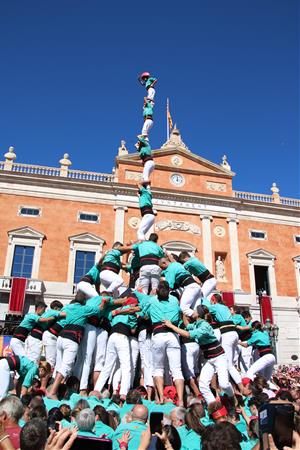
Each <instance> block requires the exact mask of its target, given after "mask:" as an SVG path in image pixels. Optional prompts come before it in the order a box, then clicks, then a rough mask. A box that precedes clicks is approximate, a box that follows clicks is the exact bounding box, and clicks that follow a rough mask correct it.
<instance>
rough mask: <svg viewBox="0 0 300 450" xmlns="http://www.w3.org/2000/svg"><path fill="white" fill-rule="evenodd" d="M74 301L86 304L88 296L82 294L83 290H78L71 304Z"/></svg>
mask: <svg viewBox="0 0 300 450" xmlns="http://www.w3.org/2000/svg"><path fill="white" fill-rule="evenodd" d="M73 303H79V304H80V305H82V306H84V305H85V304H86V298H85V297H84V296H83V295H82V292H81V291H78V292H76V294H75V297H74V298H73V300H71V301H70V305H72V304H73Z"/></svg>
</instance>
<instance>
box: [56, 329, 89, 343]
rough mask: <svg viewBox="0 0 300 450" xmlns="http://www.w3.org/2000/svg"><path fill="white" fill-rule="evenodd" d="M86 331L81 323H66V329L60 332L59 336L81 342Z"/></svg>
mask: <svg viewBox="0 0 300 450" xmlns="http://www.w3.org/2000/svg"><path fill="white" fill-rule="evenodd" d="M83 333H84V328H83V327H81V326H80V325H66V326H65V327H64V329H63V330H62V331H61V332H60V333H59V336H60V337H62V338H65V339H70V341H73V342H76V344H80V342H81V340H82V337H83Z"/></svg>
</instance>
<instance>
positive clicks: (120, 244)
mask: <svg viewBox="0 0 300 450" xmlns="http://www.w3.org/2000/svg"><path fill="white" fill-rule="evenodd" d="M122 246H123V244H122V242H120V241H116V242H114V243H113V246H112V248H115V247H122Z"/></svg>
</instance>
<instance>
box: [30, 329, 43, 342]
mask: <svg viewBox="0 0 300 450" xmlns="http://www.w3.org/2000/svg"><path fill="white" fill-rule="evenodd" d="M43 333H44V330H42V329H41V328H33V329H32V330H31V333H30V334H31V336H32V337H34V338H35V339H38V340H39V341H41V340H42V338H43Z"/></svg>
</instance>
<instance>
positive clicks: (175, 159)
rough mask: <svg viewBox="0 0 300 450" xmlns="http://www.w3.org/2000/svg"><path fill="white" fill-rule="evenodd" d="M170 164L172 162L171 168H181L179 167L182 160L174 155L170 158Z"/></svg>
mask: <svg viewBox="0 0 300 450" xmlns="http://www.w3.org/2000/svg"><path fill="white" fill-rule="evenodd" d="M171 162H172V164H173V166H176V167H178V166H181V165H182V163H183V160H182V158H180V156H178V155H174V156H172V158H171Z"/></svg>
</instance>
